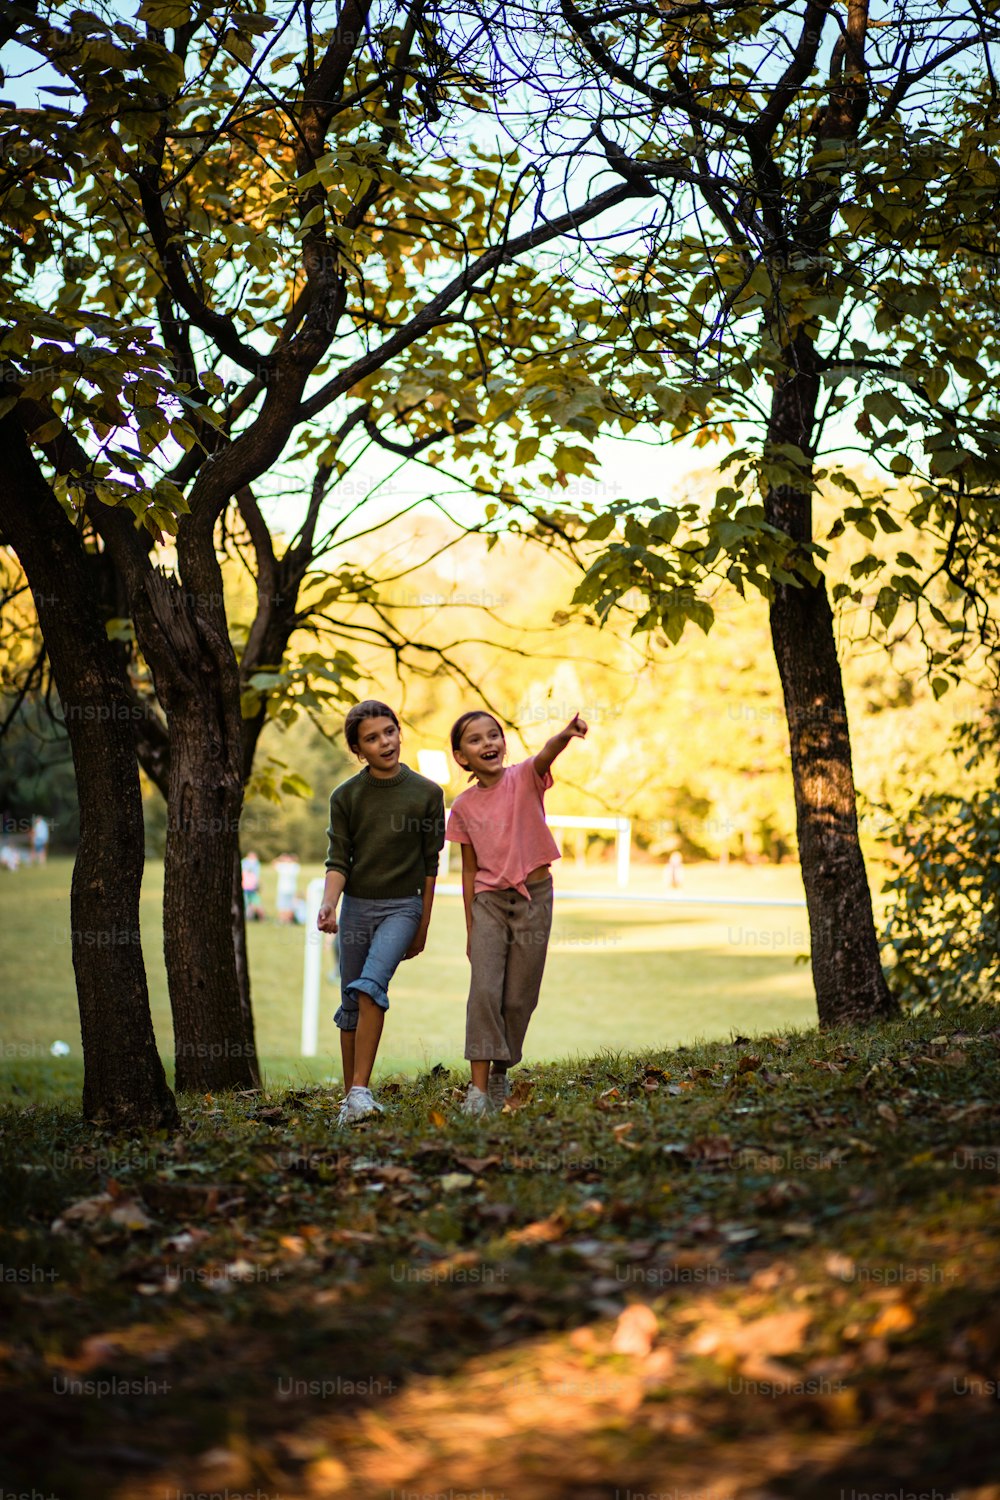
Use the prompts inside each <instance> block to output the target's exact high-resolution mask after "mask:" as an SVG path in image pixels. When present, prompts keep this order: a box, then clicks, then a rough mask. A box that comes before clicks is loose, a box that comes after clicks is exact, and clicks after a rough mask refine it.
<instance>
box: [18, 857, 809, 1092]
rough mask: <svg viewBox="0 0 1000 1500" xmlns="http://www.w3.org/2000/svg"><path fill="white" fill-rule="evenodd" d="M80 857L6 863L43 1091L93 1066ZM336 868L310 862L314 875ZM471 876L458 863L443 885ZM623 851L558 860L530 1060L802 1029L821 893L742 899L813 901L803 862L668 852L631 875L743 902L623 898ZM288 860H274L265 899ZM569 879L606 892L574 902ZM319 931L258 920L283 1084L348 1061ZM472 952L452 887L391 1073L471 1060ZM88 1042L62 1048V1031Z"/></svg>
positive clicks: (157, 990)
mask: <svg viewBox="0 0 1000 1500" xmlns="http://www.w3.org/2000/svg"><path fill="white" fill-rule="evenodd" d="M71 869H72V866H71V862H70V860H68V859H55V860H52V861H50V862H49V864H48V865H47V866H45V867H44V868H38V867H31V868H26V869H21V870H19V871H17V872H16V873H13V874H12V873H8V872H6V871H0V1089H2V1090H3V1091H4V1092H7V1091H10V1090H13V1091H14V1092H15V1093H17V1092H18V1091H23V1092H25V1093H28V1094H31V1095H34V1096H47V1097H54V1096H55V1097H58V1096H67V1095H69V1094H75V1093H76V1092H77V1091H78V1089H79V1087H80V1082H81V1077H82V1066H81V1060H80V1032H79V1024H78V1019H77V1011H76V995H75V989H74V984H73V968H72V944H71V937H70V913H69V883H70V876H71ZM319 874H322V869H321V867H320V866H318V865H316V866H305V867H304V868H303V874H302V878H301V880H300V889H304V887H305V882H306V880H307V879H309V878H311V877H312V876H314V875H319ZM162 880H163V869H162V865H161V864H159V863H158V862H152V861H151V862H150V863H149V864H148V865H147V869H146V879H145V884H144V888H143V899H142V932H143V945H144V954H145V960H146V970H147V973H148V976H149V985H150V998H151V1004H152V1011H153V1022H154V1025H155V1027H156V1035H157V1038H158V1040H159V1043H160V1048H161V1051H162V1053H163V1055H164V1059H165V1060H169V1058H170V1054H171V1048H172V1031H171V1023H170V1007H169V1003H168V999H167V986H166V975H165V971H164V965H163V951H162V938H161V927H160V902H161V893H162ZM454 881H455V877H454V875H452V876H451V877H448V876H444V877H442V884H448V883H454ZM612 881H613V871H612V870H611V869H610V868H609V867H607V866H603V867H595V866H588V867H586V868H581V867H579V866H577V865H574V863H573V862H572V861H571V860H566V861H564V862H563V864H562V865H561V866H557V867H556V914H555V921H554V926H553V936H552V943H551V946H550V949H549V960H548V965H547V968H546V975H545V983H544V986H543V989H542V998H541V1003H540V1006H539V1009H538V1012H537V1014H536V1016H535V1018H534V1020H533V1022H532V1027H531V1031H530V1032H529V1035H528V1055H527V1056H526V1061H539V1062H540V1061H555V1060H558V1059H563V1058H572V1057H575V1056H578V1055H579V1056H588V1057H592V1056H594V1055H595V1053H598V1052H601V1051H602V1050H609V1051H612V1052H617V1051H625V1050H627V1051H629V1052H637V1051H639V1052H641V1051H642V1049H644V1048H654V1047H655V1048H663V1047H669V1046H674V1045H677V1044H679V1043H682V1042H691V1041H694V1040H698V1039H705V1040H711V1039H718V1038H727V1037H729V1036H730V1035H731V1034H732V1033H734V1032H736V1033H745V1034H747V1035H751V1034H753V1033H754V1032H758V1031H760V1030H761V1029H762V1028H764V1029H774V1030H781V1031H787V1030H788V1029H789V1028H794V1027H802V1026H809V1025H812V1024H814V1022H815V1007H814V1001H813V995H812V986H811V980H810V973H809V966H808V964H807V963H803V962H796V957H797V956H804V955H805V954H807V952H808V943H809V939H808V927H807V923H806V913H805V910H804V908H802V907H796V906H786V907H753V906H741V905H739V904H738V903H740V902H741V901H761V900H773V901H789V902H793V901H798V900H801V899H802V885H801V879H800V876H799V871H798V869H797V867H794V866H781V867H773V866H756V867H753V868H746V867H742V866H730V867H728V868H719V867H717V866H714V865H703V866H695V867H692V868H690V869H688V870H687V871H685V884H684V886H683V888H682V889H681V890H680V891H676V892H673V891H668V890H667V888H666V886H665V885H664V883H663V877H662V873H661V871H660V870H659V869H658V868H651V867H642V866H639V867H637V868H635V870H634V872H633V883H632V885H631V886H630V891H632V892H633V893H635V894H670V895H676V896H683V897H685V898H696V897H712V898H715V899H720V898H722V899H727V900H729V901H731V902H732V903H733V904H732V905H725V906H698V905H680V904H678V905H674V906H669V907H662V906H659V907H657V906H651V905H640V904H624V903H619V902H617V901H613V900H611V899H609V898H608V895H607V893H608V892H609V891H611V890H613V889H614V887H613V885H612ZM273 886H274V872H273V871H272V870H270V869H268V870H267V871H266V872H265V875H264V887H263V898H264V904H265V908H267V906H268V903H269V902H271V904H272V905H273V895H274V890H273ZM560 889H562V890H564V891H569V890H580V889H582V890H584V891H587V892H590V891H592V892H593V899H592V900H588V901H586V902H576V901H571V900H569V899H564V900H563V901H562V902H561V903H560V901H559V892H560ZM305 941H306V934H305V932H304V929H302V928H301V927H282V926H280V925H278V924H277V923H275V922H273V921H268V922H265V923H262V924H260V925H254V926H252V927H251V928H250V932H249V945H250V960H251V973H252V987H253V1002H254V1012H255V1016H256V1023H257V1042H258V1047H259V1050H260V1055H261V1057H262V1059H263V1063H264V1067H265V1070H266V1076H267V1080H268V1082H269V1083H272V1084H274V1083H279V1082H281V1081H284V1080H293V1081H294V1080H300V1081H307V1080H312V1081H320V1080H323V1079H325V1078H327V1077H330V1076H331V1075H335V1076H337V1077H339V1062H338V1064H337V1065H336V1066H335V1059H338V1060H339V1043H338V1039H337V1032H336V1027H335V1026H334V1024H333V1019H332V1018H333V1012H334V1010H335V1008H336V1005H337V993H336V985H335V983H334V982H332V981H331V980H330V979H329V977H328V971H329V967H330V964H329V961H328V960H327V959H326V958H324V964H323V968H324V978H323V990H322V995H321V1015H320V1036H319V1055H318V1056H317V1057H316V1058H312V1059H304V1058H301V1057H300V1056H299V1031H300V1023H301V1006H302V974H303V961H304V954H305ZM467 983H468V967H467V963H466V959H465V934H464V923H463V917H462V909H461V900H460V898H459V897H458V896H457V895H447V894H439V896H438V899H437V904H436V908H435V915H434V921H433V923H432V925H431V934H430V941H429V943H428V947H427V950H426V952H425V953H424V954H423V955H422V956H421V957H420V958H419V959H416V960H414V961H412V962H410V963H407V964H404V965H403V967H402V968H401V969H400V971H399V973H398V974H397V976H396V980H395V984H394V986H393V989H392V1010H391V1012H390V1016H389V1019H388V1021H387V1025H386V1030H385V1035H384V1040H383V1046H382V1052H381V1054H380V1057H379V1072H380V1074H381V1075H382V1076H383V1077H385V1076H386V1075H387V1074H390V1073H406V1074H412V1073H414V1072H417V1071H422V1070H424V1069H426V1068H427V1067H428V1066H433V1065H434V1064H435V1063H438V1062H443V1063H446V1064H454V1063H457V1062H459V1061H460V1059H461V1056H462V1048H463V1040H464V1017H465V997H466V990H467ZM55 1040H60V1041H65V1042H67V1043H68V1044H69V1046H70V1048H71V1052H70V1055H69V1056H68V1057H65V1058H53V1057H52V1056H51V1055H50V1047H51V1044H52V1042H53V1041H55Z"/></svg>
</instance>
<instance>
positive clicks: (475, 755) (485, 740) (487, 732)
mask: <svg viewBox="0 0 1000 1500" xmlns="http://www.w3.org/2000/svg"><path fill="white" fill-rule="evenodd" d="M506 754H507V742H506V740H505V739H504V737H503V730H502V729H501V728H500V725H499V724H498V723H497V722H496V720H495V719H493V718H491V717H490V715H489V714H477V715H476V717H475V718H474V719H470V720H469V722H468V723H467V724H466V725H465V727H464V729H463V730H462V738H461V740H460V741H459V743H458V747H457V748H456V750H455V759H456V760H457V761H458V763H459V765H460V766H464V767H465V768H466V770H468V771H472V772H474V774H475V775H476V776H478V778H479V780H480V781H482V782H485V783H487V784H489V783H490V782H491V781H496V780H497V779H498V778H499V776H500V773H501V771H502V770H503V762H504V756H505V755H506Z"/></svg>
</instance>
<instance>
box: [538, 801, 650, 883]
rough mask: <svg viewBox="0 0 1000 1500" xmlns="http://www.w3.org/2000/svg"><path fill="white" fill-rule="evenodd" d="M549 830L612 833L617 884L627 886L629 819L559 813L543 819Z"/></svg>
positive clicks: (629, 840)
mask: <svg viewBox="0 0 1000 1500" xmlns="http://www.w3.org/2000/svg"><path fill="white" fill-rule="evenodd" d="M545 821H546V823H548V825H549V827H550V828H580V829H583V830H584V831H586V832H590V831H592V830H596V831H598V832H600V833H613V834H614V836H615V863H616V866H617V870H618V884H619V885H621V886H626V885H628V878H629V861H630V859H631V855H632V819H631V818H621V817H614V818H610V817H609V818H571V817H568V816H563V815H562V814H561V813H553V814H552V815H551V816H550V817H547V818H546V819H545Z"/></svg>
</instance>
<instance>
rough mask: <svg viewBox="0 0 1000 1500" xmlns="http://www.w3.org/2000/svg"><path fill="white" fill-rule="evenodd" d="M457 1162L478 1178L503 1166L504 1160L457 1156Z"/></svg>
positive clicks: (496, 1157)
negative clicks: (489, 1170) (488, 1168)
mask: <svg viewBox="0 0 1000 1500" xmlns="http://www.w3.org/2000/svg"><path fill="white" fill-rule="evenodd" d="M455 1160H456V1161H457V1162H458V1164H459V1166H460V1167H465V1168H466V1170H467V1171H469V1172H474V1173H475V1174H476V1176H477V1177H478V1176H479V1175H480V1174H481V1173H483V1172H485V1171H486V1169H487V1167H502V1166H503V1158H502V1157H500V1156H456V1157H455ZM410 1175H411V1176H412V1175H413V1174H412V1173H411V1174H410Z"/></svg>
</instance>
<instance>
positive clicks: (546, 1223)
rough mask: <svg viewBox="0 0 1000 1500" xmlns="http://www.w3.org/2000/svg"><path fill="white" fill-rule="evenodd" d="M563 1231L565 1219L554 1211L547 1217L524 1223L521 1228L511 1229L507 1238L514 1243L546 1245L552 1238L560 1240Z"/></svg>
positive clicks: (564, 1231)
mask: <svg viewBox="0 0 1000 1500" xmlns="http://www.w3.org/2000/svg"><path fill="white" fill-rule="evenodd" d="M565 1233H566V1220H565V1219H564V1218H563V1216H562V1214H561V1213H558V1212H556V1213H554V1214H551V1215H550V1216H549V1218H547V1219H536V1220H535V1222H534V1223H533V1224H526V1225H525V1226H524V1228H523V1229H512V1230H511V1232H510V1234H509V1235H508V1236H507V1238H508V1239H509V1240H511V1241H513V1243H514V1244H515V1245H547V1244H551V1243H552V1241H553V1240H561V1239H562V1237H563V1235H564V1234H565Z"/></svg>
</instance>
